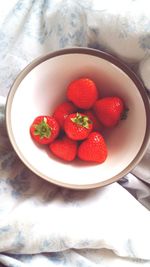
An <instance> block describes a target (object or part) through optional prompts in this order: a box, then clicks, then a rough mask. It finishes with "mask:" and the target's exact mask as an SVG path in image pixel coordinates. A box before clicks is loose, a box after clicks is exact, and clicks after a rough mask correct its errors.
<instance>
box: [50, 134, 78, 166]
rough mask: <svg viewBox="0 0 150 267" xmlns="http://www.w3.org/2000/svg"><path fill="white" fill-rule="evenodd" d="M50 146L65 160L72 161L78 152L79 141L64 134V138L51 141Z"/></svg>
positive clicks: (57, 155) (56, 154) (52, 150)
mask: <svg viewBox="0 0 150 267" xmlns="http://www.w3.org/2000/svg"><path fill="white" fill-rule="evenodd" d="M49 148H50V150H51V152H52V153H53V154H54V155H55V156H56V157H58V158H60V159H63V160H65V161H72V160H74V159H75V157H76V154H77V141H74V140H71V139H69V138H68V137H67V136H64V137H63V138H62V139H57V140H55V141H54V142H53V143H51V144H50V146H49Z"/></svg>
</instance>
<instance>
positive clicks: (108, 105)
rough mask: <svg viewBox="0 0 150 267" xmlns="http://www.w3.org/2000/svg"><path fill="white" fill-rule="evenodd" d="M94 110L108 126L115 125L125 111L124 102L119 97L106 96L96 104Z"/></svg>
mask: <svg viewBox="0 0 150 267" xmlns="http://www.w3.org/2000/svg"><path fill="white" fill-rule="evenodd" d="M94 111H95V114H96V116H97V118H98V119H99V120H100V122H101V123H102V124H103V125H104V126H107V127H113V126H115V125H116V124H117V123H118V122H119V120H120V119H121V116H122V114H123V111H124V103H123V101H122V99H121V98H119V97H116V96H114V97H105V98H102V99H99V100H97V101H96V102H95V104H94Z"/></svg>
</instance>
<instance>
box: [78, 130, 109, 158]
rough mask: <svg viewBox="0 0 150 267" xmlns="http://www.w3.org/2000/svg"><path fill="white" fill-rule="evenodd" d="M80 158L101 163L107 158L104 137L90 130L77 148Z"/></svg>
mask: <svg viewBox="0 0 150 267" xmlns="http://www.w3.org/2000/svg"><path fill="white" fill-rule="evenodd" d="M78 157H79V158H80V159H81V160H85V161H92V162H98V163H102V162H104V161H105V160H106V158H107V147H106V143H105V140H104V138H103V137H102V135H101V134H100V133H98V132H92V133H90V134H89V136H88V138H87V139H86V140H84V141H83V142H82V143H81V144H80V146H79V148H78Z"/></svg>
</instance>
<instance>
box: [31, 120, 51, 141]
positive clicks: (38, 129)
mask: <svg viewBox="0 0 150 267" xmlns="http://www.w3.org/2000/svg"><path fill="white" fill-rule="evenodd" d="M34 128H35V131H34V134H35V135H39V136H40V138H41V139H42V138H44V137H46V138H49V137H50V135H51V128H50V127H49V125H48V124H47V119H46V117H44V119H43V120H42V121H41V123H39V124H35V125H34Z"/></svg>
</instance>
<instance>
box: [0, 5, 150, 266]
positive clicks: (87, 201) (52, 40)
mask: <svg viewBox="0 0 150 267" xmlns="http://www.w3.org/2000/svg"><path fill="white" fill-rule="evenodd" d="M0 42H1V44H0V95H1V97H0V264H2V266H3V265H4V266H12V267H17V266H18V267H23V266H36V267H41V266H45V267H49V266H77V267H81V266H83V267H84V266H86V267H94V266H102V267H106V266H107V267H109V266H111V267H113V266H115V267H117V266H125V267H126V266H129V267H130V266H131V267H134V266H140V267H141V266H144V267H145V266H146V267H147V266H150V212H149V209H150V187H149V185H148V184H150V166H149V165H150V164H149V163H150V153H149V150H148V151H147V153H146V154H145V156H144V158H143V160H142V161H141V162H140V164H139V165H138V166H137V167H136V168H135V169H134V170H133V171H132V173H130V174H128V175H127V176H126V177H124V178H123V179H121V180H120V181H119V183H114V184H112V185H109V186H107V187H104V188H101V189H94V190H89V191H72V190H68V189H63V188H59V187H57V186H54V185H52V184H50V183H48V182H46V181H44V180H42V179H41V178H39V177H37V176H36V175H34V174H33V173H31V172H30V171H29V170H28V169H27V168H26V167H25V166H24V165H23V164H22V163H21V162H20V160H19V159H18V157H17V156H16V154H15V152H14V151H13V149H12V147H11V145H10V143H9V140H8V137H7V133H6V129H5V115H4V109H5V100H6V99H5V98H3V97H6V96H7V94H8V91H9V89H10V86H11V84H12V82H13V81H14V79H15V77H16V76H17V74H18V73H19V72H20V71H21V69H23V68H24V67H25V66H26V65H27V64H28V63H29V62H30V61H31V60H32V59H34V58H35V57H37V56H39V55H42V54H44V53H47V52H50V51H53V50H56V49H59V48H63V47H70V46H85V47H93V48H96V49H101V50H103V51H107V52H110V53H111V54H113V55H115V56H117V57H119V58H120V59H122V60H123V61H124V62H125V63H127V64H128V65H129V66H130V67H131V68H132V69H133V70H134V71H135V72H136V73H137V74H138V75H139V77H140V78H141V79H142V80H143V82H144V84H145V86H146V88H147V90H149V89H150V64H149V61H150V9H149V0H143V1H140V0H126V1H124V2H122V1H116V0H113V1H112V0H105V1H101V0H100V1H98V0H97V1H96V0H93V1H85V0H84V1H77V0H76V1H75V0H70V1H69V0H68V1H67V0H65V1H63V0H51V1H50V0H19V1H18V0H11V1H9V0H5V1H4V2H3V3H2V1H1V2H0ZM2 96H3V97H2ZM138 178H139V179H138ZM143 181H144V182H143ZM145 182H146V183H145Z"/></svg>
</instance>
